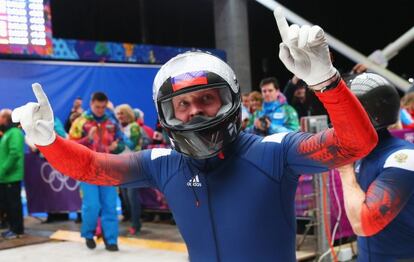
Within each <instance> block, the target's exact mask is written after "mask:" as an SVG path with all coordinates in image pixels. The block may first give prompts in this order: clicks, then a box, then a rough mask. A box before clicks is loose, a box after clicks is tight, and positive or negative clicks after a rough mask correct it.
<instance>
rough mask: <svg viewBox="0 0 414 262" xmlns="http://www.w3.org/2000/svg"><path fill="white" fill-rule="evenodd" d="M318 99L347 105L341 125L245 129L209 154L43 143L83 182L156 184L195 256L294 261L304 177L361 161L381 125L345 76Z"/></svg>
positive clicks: (57, 163) (337, 113)
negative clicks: (116, 151)
mask: <svg viewBox="0 0 414 262" xmlns="http://www.w3.org/2000/svg"><path fill="white" fill-rule="evenodd" d="M319 97H320V99H321V100H322V101H323V102H324V104H325V106H326V107H327V108H328V110H329V109H332V108H335V107H336V108H337V104H338V103H340V104H342V105H344V106H342V107H340V109H337V110H333V111H334V113H333V114H332V116H331V118H332V121H333V122H334V123H335V122H338V125H337V127H338V128H337V130H335V131H334V130H333V129H328V130H326V131H324V132H322V133H319V134H316V135H313V134H309V133H300V132H297V133H282V134H275V135H272V136H268V137H265V138H263V137H259V136H255V135H251V134H245V133H241V134H239V135H238V136H237V137H236V139H235V140H234V141H233V142H232V143H231V144H229V145H228V146H226V147H225V148H224V149H223V152H222V154H219V155H217V156H214V157H210V158H206V159H194V158H191V157H188V156H185V155H184V154H181V153H178V152H176V151H175V150H171V149H152V150H144V151H141V152H137V153H134V154H130V155H108V154H99V153H95V152H92V151H89V150H86V149H85V148H84V147H82V146H79V145H77V144H74V143H71V142H70V141H65V140H63V139H60V138H57V139H56V140H55V142H54V143H53V144H51V145H49V146H47V147H39V148H40V150H41V151H42V153H43V154H44V155H45V156H46V158H47V159H48V161H50V163H51V164H52V165H53V166H54V167H55V168H57V169H58V170H60V171H61V172H62V173H64V174H67V175H70V176H72V177H74V178H75V179H78V180H83V181H88V182H89V183H94V184H104V185H108V184H115V185H118V184H123V185H124V186H133V187H144V186H153V187H157V188H158V189H159V190H160V191H161V192H163V193H164V195H165V196H166V199H167V201H168V204H169V206H170V208H171V210H172V213H173V214H174V219H175V220H176V222H177V225H178V227H179V229H180V232H181V234H182V235H183V238H184V240H185V242H186V244H187V248H188V251H189V255H190V259H191V260H192V261H253V260H254V261H284V262H285V261H295V236H296V231H295V213H294V197H295V192H296V187H297V182H298V178H299V175H300V174H301V173H308V174H309V173H318V172H322V171H326V170H327V169H328V168H332V167H335V166H340V165H343V164H345V163H349V162H350V161H355V160H356V159H358V158H360V157H361V156H362V155H364V154H367V153H368V152H369V151H370V150H371V148H372V147H373V146H374V145H375V143H376V134H375V132H374V130H373V129H372V130H370V129H368V132H365V131H364V130H365V129H366V126H369V119H368V118H367V117H366V115H364V112H363V110H362V108H361V107H358V104H355V101H356V98H355V97H353V96H352V95H351V94H350V92H349V90H348V89H347V87H346V85H345V84H344V83H343V82H341V83H340V84H339V86H338V87H336V88H335V89H333V90H331V91H329V92H325V93H323V94H319ZM355 107H356V108H355ZM351 108H352V110H350V109H351ZM355 109H356V110H355ZM344 118H347V119H348V121H343V120H342V121H341V119H344ZM341 123H344V124H341ZM223 155H224V157H223ZM68 156H70V157H68ZM62 158H63V160H62ZM74 163H76V164H77V165H76V166H77V167H78V168H76V169H74V168H73V166H74V165H73V164H74Z"/></svg>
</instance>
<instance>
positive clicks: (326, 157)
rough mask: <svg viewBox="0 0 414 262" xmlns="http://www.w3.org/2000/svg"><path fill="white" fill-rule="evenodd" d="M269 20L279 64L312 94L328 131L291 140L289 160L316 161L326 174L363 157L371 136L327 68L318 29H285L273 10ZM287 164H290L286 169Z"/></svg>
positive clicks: (329, 64)
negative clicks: (277, 39) (274, 29)
mask: <svg viewBox="0 0 414 262" xmlns="http://www.w3.org/2000/svg"><path fill="white" fill-rule="evenodd" d="M274 15H275V19H276V23H277V26H278V28H279V32H280V35H281V38H282V43H281V44H280V46H279V47H280V50H279V58H280V60H282V62H283V64H284V65H285V66H286V68H287V69H288V70H289V71H291V72H292V73H293V74H294V75H295V76H297V77H298V78H300V79H303V80H304V81H305V82H306V83H307V84H308V86H309V88H311V89H313V90H314V91H315V92H316V95H317V96H318V98H319V100H321V102H322V103H323V104H324V106H325V108H326V109H327V111H328V114H329V116H330V118H331V121H332V124H333V127H334V129H329V130H326V131H324V132H321V133H319V134H316V135H311V134H309V135H302V136H300V138H298V139H294V140H295V141H293V142H292V144H291V146H292V149H293V150H295V151H296V152H290V155H296V156H297V157H296V158H297V159H300V158H301V157H304V158H307V159H309V160H313V161H316V164H319V165H320V166H324V167H328V168H332V167H336V166H341V165H344V164H346V163H351V162H353V161H355V160H357V159H359V158H361V157H363V156H365V155H366V154H368V153H369V152H370V151H371V150H372V149H373V148H374V147H375V145H376V143H377V141H378V137H377V133H376V132H375V129H374V127H373V126H372V124H371V122H370V120H369V118H368V115H367V114H366V112H365V110H364V109H363V107H362V105H361V104H360V103H359V101H358V100H357V98H356V97H355V96H354V95H353V94H352V93H351V92H350V91H349V89H348V88H347V86H346V84H345V82H344V81H343V80H342V79H341V77H340V75H339V73H338V72H337V70H336V69H335V68H334V67H333V65H332V62H331V59H330V53H329V48H328V43H327V39H326V37H325V33H324V31H323V30H322V28H320V27H319V26H312V27H310V26H308V25H304V26H301V27H299V26H298V25H296V24H293V25H291V26H289V25H288V23H287V21H286V18H285V17H284V16H283V14H282V12H281V9H280V8H276V9H275V12H274ZM293 158H295V157H293ZM293 158H290V159H291V163H292V161H293ZM297 159H296V160H297ZM287 161H289V157H288V159H287ZM288 164H289V163H288ZM292 164H293V165H294V164H295V163H294V162H293V163H292ZM304 171H306V170H304Z"/></svg>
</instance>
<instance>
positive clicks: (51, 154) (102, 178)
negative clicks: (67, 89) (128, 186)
mask: <svg viewBox="0 0 414 262" xmlns="http://www.w3.org/2000/svg"><path fill="white" fill-rule="evenodd" d="M32 87H33V92H34V94H35V96H36V98H37V103H28V104H26V105H24V106H22V107H19V108H17V109H15V110H13V114H12V118H13V121H14V122H20V124H21V125H22V128H23V129H24V131H25V132H26V135H27V136H28V138H29V139H30V140H31V141H33V142H34V143H35V144H36V146H37V147H38V148H39V149H40V151H41V152H42V153H43V155H44V156H45V157H46V159H47V160H48V161H49V162H50V164H51V165H52V166H53V167H54V168H56V169H57V170H59V171H60V172H62V173H63V174H65V175H68V176H71V177H73V178H74V179H77V180H81V181H85V182H88V183H93V184H98V185H119V184H125V183H128V182H132V181H134V182H137V181H138V183H142V184H149V183H148V180H150V178H148V177H145V175H144V172H142V165H143V163H142V161H140V159H141V157H140V156H141V153H140V152H139V153H134V154H128V155H112V154H103V153H96V152H94V151H92V150H90V149H88V148H86V147H85V146H82V145H79V144H77V143H75V142H73V141H68V140H64V139H62V138H59V137H58V138H57V137H56V134H55V132H54V125H53V121H54V119H53V111H52V109H51V107H50V104H49V100H48V98H47V96H46V95H45V93H44V92H43V89H42V87H41V86H40V84H33V86H32Z"/></svg>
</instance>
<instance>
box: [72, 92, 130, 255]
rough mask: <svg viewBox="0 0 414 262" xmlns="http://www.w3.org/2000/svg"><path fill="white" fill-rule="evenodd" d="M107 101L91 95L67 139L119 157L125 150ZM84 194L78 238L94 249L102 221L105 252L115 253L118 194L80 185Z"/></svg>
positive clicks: (107, 188) (109, 188)
mask: <svg viewBox="0 0 414 262" xmlns="http://www.w3.org/2000/svg"><path fill="white" fill-rule="evenodd" d="M107 104H108V97H107V96H106V94H105V93H102V92H96V93H94V94H93V95H92V98H91V102H90V109H89V110H87V111H85V112H84V113H82V115H81V116H80V117H78V118H77V119H76V120H75V121H74V122H73V124H72V127H71V129H70V131H69V136H70V139H72V140H76V141H77V142H78V143H80V144H82V145H85V146H87V147H88V148H90V149H92V150H93V151H95V152H102V153H115V154H116V153H120V152H122V151H123V150H124V143H123V141H122V137H123V135H122V132H121V130H120V129H119V126H118V124H117V123H115V122H114V120H113V119H112V117H111V116H109V115H108V114H107V113H106V110H107ZM81 190H82V192H83V201H82V226H81V235H82V237H84V238H85V239H86V246H87V247H88V248H90V249H94V248H95V247H96V243H95V241H94V239H93V236H94V232H95V229H96V226H97V221H98V217H99V215H100V217H101V222H102V223H101V224H102V230H103V238H104V242H105V248H106V249H107V250H109V251H118V244H117V241H118V239H117V238H118V218H117V212H116V200H117V193H116V188H115V187H113V186H98V185H92V184H89V183H81Z"/></svg>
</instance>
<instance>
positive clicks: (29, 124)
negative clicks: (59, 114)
mask: <svg viewBox="0 0 414 262" xmlns="http://www.w3.org/2000/svg"><path fill="white" fill-rule="evenodd" d="M32 88H33V93H34V94H35V96H36V98H37V103H33V102H30V103H27V104H26V105H24V106H21V107H19V108H16V109H14V110H13V113H12V120H13V122H15V123H18V122H20V124H21V126H22V128H23V130H24V131H25V132H26V136H27V137H28V139H29V140H30V141H32V142H33V143H35V144H36V145H39V146H47V145H50V144H51V143H53V142H54V141H55V139H56V134H55V132H54V120H53V111H52V108H51V107H50V104H49V100H48V99H47V96H46V95H45V93H44V92H43V89H42V86H41V85H40V84H38V83H34V84H33V85H32Z"/></svg>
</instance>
